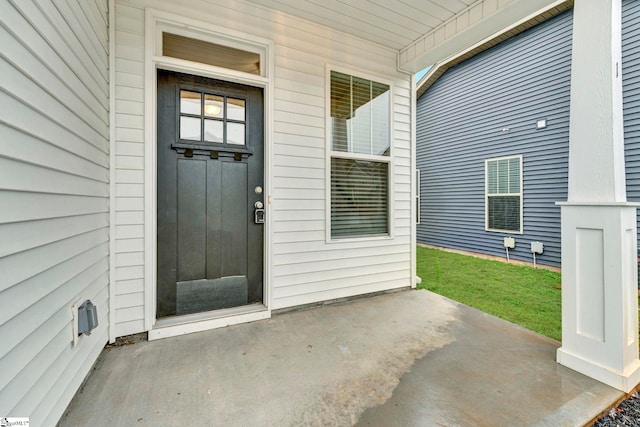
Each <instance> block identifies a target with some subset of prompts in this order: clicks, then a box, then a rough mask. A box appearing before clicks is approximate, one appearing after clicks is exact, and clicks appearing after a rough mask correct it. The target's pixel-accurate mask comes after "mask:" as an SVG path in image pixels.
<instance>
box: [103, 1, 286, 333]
mask: <svg viewBox="0 0 640 427" xmlns="http://www.w3.org/2000/svg"><path fill="white" fill-rule="evenodd" d="M211 27H212V25H211V24H208V23H206V22H202V21H197V20H194V19H191V18H186V17H181V16H177V15H175V14H173V13H166V12H163V11H159V10H155V9H150V8H147V9H146V10H145V79H144V83H145V85H144V86H145V91H144V97H145V98H144V99H145V106H144V125H145V131H144V137H145V139H144V140H145V148H144V196H145V197H144V221H145V224H144V233H145V237H144V250H145V256H144V292H145V297H144V302H145V310H144V326H145V330H147V331H149V339H157V338H164V337H168V336H174V335H180V334H184V333H189V332H196V331H201V330H206V329H212V328H216V327H222V326H226V325H229V324H232V323H242V322H249V321H254V320H258V319H263V318H268V317H270V316H271V311H270V307H271V300H272V297H273V292H272V291H271V283H273V282H272V278H271V274H272V271H271V270H272V269H271V250H270V248H271V240H272V239H271V230H272V221H271V217H272V209H271V199H272V198H271V194H272V182H271V176H272V174H271V170H272V169H271V168H272V165H273V162H272V153H273V150H272V146H273V145H272V144H273V137H272V135H273V125H272V121H273V117H272V114H273V113H272V111H273V87H274V84H273V81H274V60H273V55H274V49H273V43H272V42H271V41H270V40H267V39H264V38H260V37H254V36H250V35H248V34H244V33H240V32H238V31H234V30H229V29H224V28H222V29H221V28H220V26H218V25H216V26H215V28H216V29H217V30H218V31H211V30H209V29H208V28H211ZM166 30H170V31H171V32H172V33H173V34H178V35H182V36H186V37H190V38H194V39H200V40H205V41H208V42H212V43H216V44H220V45H227V46H231V47H235V48H240V49H244V50H248V51H252V52H256V53H259V54H260V63H261V66H260V68H261V75H253V74H249V73H244V72H240V71H235V70H230V69H227V68H221V67H215V66H212V65H207V64H200V63H195V62H191V61H185V60H182V59H177V58H171V57H166V56H163V55H162V32H163V31H166ZM158 69H164V70H169V71H176V72H181V73H187V74H193V75H197V76H202V77H209V78H214V79H218V80H225V81H230V82H234V83H240V84H244V85H248V86H255V87H260V88H262V89H263V90H264V129H265V131H264V132H265V133H264V151H265V152H264V175H265V176H264V194H265V196H266V197H265V202H266V203H265V208H266V220H265V229H264V233H265V234H264V248H263V249H264V271H263V286H264V296H263V304H264V306H265V310H261V311H251V312H247V313H243V312H242V311H240V312H238V311H237V310H236V311H231V312H228V313H229V316H232V317H233V318H232V319H231V318H230V317H226V316H225V317H223V318H221V317H219V316H218V317H215V318H211V317H208V318H207V317H203V316H199V317H193V318H185V319H184V320H182V321H179V324H178V322H177V323H176V324H175V325H172V326H165V327H162V328H158V327H157V326H156V285H157V283H156V282H157V281H156V272H157V269H156V267H157V235H156V223H157V200H156V194H157V179H156V171H157V141H156V134H157V130H156V110H157V105H156V102H157V100H156V92H157V70H158ZM112 309H115V307H113V308H112ZM154 327H156V329H154Z"/></svg>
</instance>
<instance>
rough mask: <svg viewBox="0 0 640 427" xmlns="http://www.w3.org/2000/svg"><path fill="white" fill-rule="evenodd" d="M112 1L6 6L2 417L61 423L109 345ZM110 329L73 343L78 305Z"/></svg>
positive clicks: (0, 68)
mask: <svg viewBox="0 0 640 427" xmlns="http://www.w3.org/2000/svg"><path fill="white" fill-rule="evenodd" d="M107 19H108V18H107V1H106V0H91V1H82V2H57V1H53V0H43V1H39V2H27V1H11V2H8V1H7V2H1V3H0V21H1V23H2V25H0V34H1V37H2V58H1V59H0V72H1V74H2V79H1V82H0V86H1V90H0V117H1V119H0V122H1V124H0V206H1V208H0V272H2V274H0V301H3V302H4V304H3V308H2V310H1V312H0V313H1V314H0V342H2V350H0V372H2V375H1V376H0V415H1V416H3V417H4V416H10V417H11V416H14V417H29V418H30V423H31V425H37V426H53V425H55V424H56V422H57V420H58V419H59V417H60V416H61V415H62V413H63V411H64V410H65V408H66V406H67V404H68V403H69V401H70V400H71V398H72V397H73V395H74V393H75V391H76V390H77V389H78V388H79V386H80V384H81V383H82V381H83V380H84V378H85V376H86V374H87V373H88V372H89V370H90V368H91V366H92V365H93V363H94V361H95V360H96V358H97V356H98V354H99V353H100V351H101V350H102V347H103V345H104V344H105V343H106V341H107V331H108V325H109V318H108V314H109V300H108V270H109V268H108V252H109V214H108V211H109V199H108V196H109V183H108V182H109V142H108V141H109V114H108V106H109V99H108V94H109V85H108V65H107V64H108V35H107V28H108V26H107ZM81 299H82V300H84V299H91V301H92V302H93V303H94V304H95V305H96V306H97V308H98V315H99V326H98V328H97V329H96V330H94V331H93V333H92V334H91V335H90V336H81V337H80V339H79V341H78V344H77V345H76V346H75V347H74V346H72V324H71V322H72V317H71V305H72V304H74V303H76V302H77V301H78V300H81Z"/></svg>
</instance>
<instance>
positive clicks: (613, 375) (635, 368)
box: [556, 347, 640, 393]
mask: <svg viewBox="0 0 640 427" xmlns="http://www.w3.org/2000/svg"><path fill="white" fill-rule="evenodd" d="M556 356H557V358H556V361H557V362H558V363H559V364H561V365H563V366H566V367H567V368H570V369H573V370H574V371H578V372H580V373H581V374H584V375H586V376H588V377H591V378H593V379H595V380H598V381H600V382H601V383H604V384H606V385H609V386H611V387H613V388H616V389H618V390H621V391H623V392H625V393H629V392H630V391H631V390H633V389H634V388H635V387H636V385H638V383H640V360H635V361H634V362H633V363H632V364H631V366H628V367H627V368H626V370H625V371H623V372H620V371H613V370H612V369H611V367H609V366H604V365H601V364H599V363H597V362H594V361H592V360H587V359H585V358H584V357H582V356H579V355H575V354H571V353H568V352H567V351H566V350H565V349H564V347H561V348H559V349H558V353H557V355H556Z"/></svg>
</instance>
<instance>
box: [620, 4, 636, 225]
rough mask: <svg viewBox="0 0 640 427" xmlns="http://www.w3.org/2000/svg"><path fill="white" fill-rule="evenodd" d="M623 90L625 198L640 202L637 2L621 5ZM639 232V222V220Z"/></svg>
mask: <svg viewBox="0 0 640 427" xmlns="http://www.w3.org/2000/svg"><path fill="white" fill-rule="evenodd" d="M622 87H623V91H624V96H623V102H624V142H625V168H626V173H627V198H628V200H629V201H630V202H640V2H638V1H629V0H627V1H624V2H623V3H622ZM638 229H639V230H640V220H639V221H638Z"/></svg>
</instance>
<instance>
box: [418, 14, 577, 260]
mask: <svg viewBox="0 0 640 427" xmlns="http://www.w3.org/2000/svg"><path fill="white" fill-rule="evenodd" d="M571 30H572V14H571V12H568V13H565V14H563V15H560V16H558V17H556V18H554V19H552V20H550V21H547V22H545V23H543V24H541V25H538V26H536V27H534V28H533V29H531V30H528V31H526V32H524V33H522V34H520V35H518V36H515V37H513V38H511V39H510V40H508V41H505V42H503V43H501V44H499V45H497V46H495V47H494V48H492V49H490V50H488V51H486V52H483V53H481V54H479V55H477V56H475V57H473V58H472V59H470V60H468V61H465V62H463V63H461V64H459V65H457V66H455V67H452V68H451V69H449V70H448V71H447V72H446V73H445V74H444V75H443V76H442V77H440V79H438V80H437V81H436V83H435V84H434V85H433V86H432V87H430V88H429V89H428V90H427V91H426V92H425V93H424V94H423V96H421V98H420V99H419V101H418V112H417V115H418V119H417V144H418V148H417V167H418V169H420V174H421V218H420V224H419V225H418V226H417V240H418V242H421V243H427V244H431V245H436V246H443V247H450V248H455V249H460V250H466V251H473V252H479V253H487V254H492V255H498V256H504V255H505V250H504V246H503V238H504V237H505V236H513V237H515V239H516V248H515V250H513V251H511V254H510V256H511V257H513V258H516V259H521V260H526V261H532V257H531V252H530V242H532V241H541V242H542V243H543V244H544V245H545V246H544V253H543V254H542V255H539V256H538V258H537V260H538V262H540V263H543V264H549V265H560V208H559V207H557V206H555V202H557V201H562V200H566V197H567V155H568V143H569V93H570V71H571ZM543 118H544V119H546V120H547V127H546V129H536V120H538V119H543ZM505 128H506V129H508V131H503V129H505ZM509 155H523V172H524V174H523V180H524V186H523V188H524V205H523V206H524V234H522V235H518V234H515V235H514V234H506V233H499V232H490V231H485V187H484V185H485V164H484V161H485V159H489V158H494V157H503V156H509Z"/></svg>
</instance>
